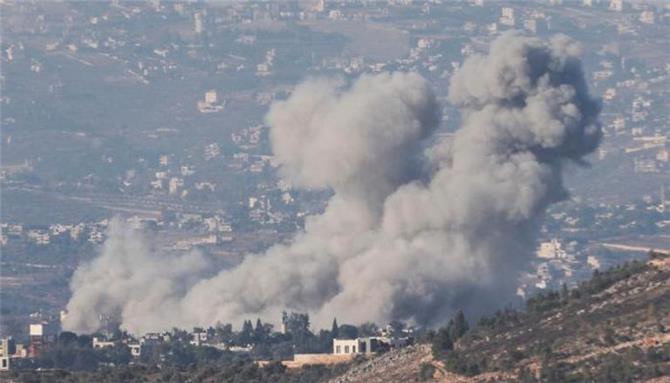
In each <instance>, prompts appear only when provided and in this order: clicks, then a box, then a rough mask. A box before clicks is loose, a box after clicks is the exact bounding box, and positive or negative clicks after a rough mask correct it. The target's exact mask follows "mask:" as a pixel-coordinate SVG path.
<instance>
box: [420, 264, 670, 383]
mask: <svg viewBox="0 0 670 383" xmlns="http://www.w3.org/2000/svg"><path fill="white" fill-rule="evenodd" d="M664 257H665V256H664V255H662V254H660V255H659V254H655V253H651V254H650V258H651V259H661V258H664ZM668 278H670V272H668V271H667V270H665V271H663V270H660V269H654V268H652V266H649V265H648V264H647V263H645V262H640V261H633V262H627V263H625V264H623V265H620V266H615V267H613V268H611V269H609V270H606V271H604V272H601V271H598V270H597V271H595V272H594V273H593V276H592V278H591V279H590V280H588V281H584V282H582V283H579V284H578V285H577V287H575V288H573V289H568V287H567V286H563V287H562V288H561V289H560V291H550V292H545V293H540V294H537V295H535V296H533V297H531V298H530V299H528V300H527V302H526V308H525V310H517V309H511V308H507V309H504V310H499V311H497V312H496V313H495V314H494V315H492V316H488V317H482V318H480V319H479V321H478V322H477V325H476V326H475V327H474V328H473V329H471V330H469V329H468V326H467V322H466V321H464V317H463V316H462V313H459V314H458V315H457V316H456V317H455V318H454V319H452V320H451V321H450V322H449V324H448V325H447V326H445V327H442V328H440V329H438V330H437V331H434V332H431V333H430V334H429V335H428V336H427V337H426V338H425V339H424V341H427V342H430V344H431V346H432V352H433V356H434V357H435V358H436V359H438V360H441V361H442V362H443V363H444V366H445V368H446V369H447V370H449V371H451V372H454V373H458V374H462V375H467V376H473V375H478V374H480V373H482V372H502V371H506V372H509V373H513V374H515V375H516V376H517V380H518V381H521V382H534V381H538V379H539V380H540V381H542V382H571V381H574V382H579V381H595V382H612V381H617V382H627V381H635V380H640V379H650V378H654V377H658V376H666V375H669V374H670V363H668V361H669V360H670V344H668V343H662V342H657V341H654V340H652V339H656V338H655V337H658V336H665V335H663V334H666V333H667V328H668V324H669V322H670V289H668V288H667V284H666V282H667V280H668ZM664 286H666V287H664ZM647 291H649V293H647ZM463 324H465V325H463ZM645 339H646V340H647V341H646V343H640V342H643V341H644V340H645ZM624 342H628V343H626V347H625V348H623V349H622V350H623V351H618V352H613V351H612V349H611V348H612V347H613V346H618V345H620V344H622V343H624ZM635 342H637V343H635ZM643 345H646V346H643ZM594 352H598V353H602V355H599V354H592V353H594ZM576 355H587V356H586V357H583V358H581V359H571V358H570V357H571V356H576ZM588 355H592V356H588ZM595 355H598V356H595ZM533 363H539V367H540V368H539V370H537V371H535V370H532V369H530V368H528V366H529V365H530V364H533ZM536 374H538V375H536Z"/></svg>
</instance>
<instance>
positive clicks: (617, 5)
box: [609, 0, 623, 12]
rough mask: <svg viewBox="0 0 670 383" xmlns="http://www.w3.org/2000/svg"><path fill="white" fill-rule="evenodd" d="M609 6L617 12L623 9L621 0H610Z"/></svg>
mask: <svg viewBox="0 0 670 383" xmlns="http://www.w3.org/2000/svg"><path fill="white" fill-rule="evenodd" d="M609 8H610V9H611V10H612V11H617V12H621V11H623V0H610V6H609Z"/></svg>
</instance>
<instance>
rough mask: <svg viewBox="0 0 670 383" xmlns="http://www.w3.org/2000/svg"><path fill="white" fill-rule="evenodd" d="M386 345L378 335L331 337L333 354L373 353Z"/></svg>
mask: <svg viewBox="0 0 670 383" xmlns="http://www.w3.org/2000/svg"><path fill="white" fill-rule="evenodd" d="M385 347H387V343H386V342H384V341H382V339H381V338H378V337H366V338H356V339H333V354H334V355H346V354H373V353H376V352H378V351H380V350H382V349H383V348H385Z"/></svg>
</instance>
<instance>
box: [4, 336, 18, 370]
mask: <svg viewBox="0 0 670 383" xmlns="http://www.w3.org/2000/svg"><path fill="white" fill-rule="evenodd" d="M15 353H16V344H15V343H14V339H12V338H11V337H10V338H3V339H0V371H7V370H9V368H10V358H11V357H12V355H14V354H15Z"/></svg>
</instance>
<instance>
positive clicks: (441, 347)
mask: <svg viewBox="0 0 670 383" xmlns="http://www.w3.org/2000/svg"><path fill="white" fill-rule="evenodd" d="M453 349H454V342H453V340H452V339H451V335H449V329H448V328H447V327H441V328H440V329H439V330H437V333H436V334H435V336H434V337H433V343H432V351H433V356H435V357H436V358H438V357H440V356H441V355H442V354H444V353H445V352H446V351H451V350H453Z"/></svg>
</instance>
